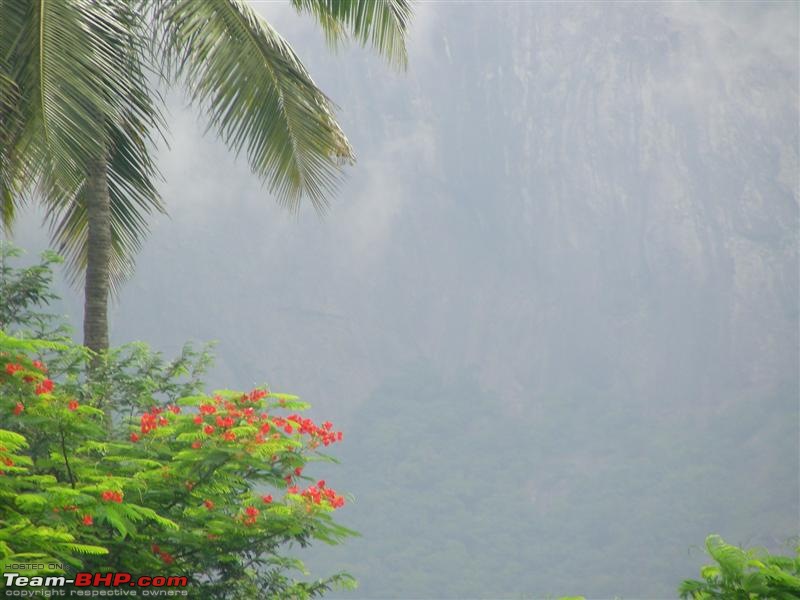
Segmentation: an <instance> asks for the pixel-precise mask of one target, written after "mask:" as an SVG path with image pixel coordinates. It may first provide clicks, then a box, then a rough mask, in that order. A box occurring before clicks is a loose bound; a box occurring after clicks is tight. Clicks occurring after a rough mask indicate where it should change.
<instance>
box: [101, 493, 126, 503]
mask: <svg viewBox="0 0 800 600" xmlns="http://www.w3.org/2000/svg"><path fill="white" fill-rule="evenodd" d="M101 497H102V498H103V500H105V501H106V502H116V503H118V504H119V503H121V502H122V494H121V493H119V492H114V491H112V490H106V491H105V492H103V494H102V496H101Z"/></svg>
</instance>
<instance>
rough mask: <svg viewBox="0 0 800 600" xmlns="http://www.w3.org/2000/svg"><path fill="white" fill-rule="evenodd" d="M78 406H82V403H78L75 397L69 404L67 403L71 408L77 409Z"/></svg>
mask: <svg viewBox="0 0 800 600" xmlns="http://www.w3.org/2000/svg"><path fill="white" fill-rule="evenodd" d="M78 406H80V405H79V404H78V401H77V400H75V399H74V398H73V399H72V400H70V401H69V404H67V407H68V408H69V409H70V410H77V409H78Z"/></svg>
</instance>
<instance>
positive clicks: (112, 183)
mask: <svg viewBox="0 0 800 600" xmlns="http://www.w3.org/2000/svg"><path fill="white" fill-rule="evenodd" d="M109 136H110V151H109V167H108V188H109V196H110V202H111V244H112V256H111V265H110V270H111V290H112V293H114V294H116V293H118V292H119V288H120V285H121V284H122V283H123V282H124V281H125V280H126V279H127V278H128V277H129V276H130V275H131V274H132V273H133V257H134V256H135V255H136V254H137V253H138V252H139V250H140V249H141V245H142V241H143V240H144V238H145V237H146V236H147V233H148V232H149V221H150V220H149V218H148V217H149V216H150V215H152V214H154V213H164V212H165V211H164V206H163V204H162V202H161V197H160V196H159V194H158V191H157V190H156V188H155V184H154V182H155V181H156V180H157V179H158V178H159V177H160V174H159V173H158V170H157V168H156V166H155V164H154V163H153V161H152V159H151V156H150V153H149V152H148V148H147V145H148V142H147V141H145V140H144V139H142V138H137V137H136V136H134V135H132V134H131V133H126V132H123V131H121V130H120V129H119V128H115V129H114V130H113V131H111V133H110V134H109ZM84 192H85V186H82V187H81V188H80V189H79V190H78V192H77V193H76V194H75V196H74V197H73V198H72V199H69V200H68V201H65V202H58V203H51V204H49V205H48V210H47V215H46V219H47V220H48V221H49V223H50V228H51V234H52V238H53V241H54V242H55V243H56V244H57V247H58V250H59V252H61V253H62V254H64V255H65V257H66V258H67V263H66V266H67V271H68V276H69V279H70V283H72V284H73V285H76V286H77V285H80V283H81V282H82V281H83V274H84V269H85V267H86V261H87V254H86V236H87V226H88V216H87V213H86V202H85V200H84Z"/></svg>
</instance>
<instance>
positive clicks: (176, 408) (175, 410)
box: [167, 404, 181, 415]
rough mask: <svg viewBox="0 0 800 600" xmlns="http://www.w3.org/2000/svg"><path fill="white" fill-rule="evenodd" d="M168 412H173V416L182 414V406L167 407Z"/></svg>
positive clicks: (172, 405)
mask: <svg viewBox="0 0 800 600" xmlns="http://www.w3.org/2000/svg"><path fill="white" fill-rule="evenodd" d="M167 410H168V411H169V412H171V413H172V414H173V415H179V414H180V413H181V407H180V406H175V405H174V404H170V405H169V406H168V407H167Z"/></svg>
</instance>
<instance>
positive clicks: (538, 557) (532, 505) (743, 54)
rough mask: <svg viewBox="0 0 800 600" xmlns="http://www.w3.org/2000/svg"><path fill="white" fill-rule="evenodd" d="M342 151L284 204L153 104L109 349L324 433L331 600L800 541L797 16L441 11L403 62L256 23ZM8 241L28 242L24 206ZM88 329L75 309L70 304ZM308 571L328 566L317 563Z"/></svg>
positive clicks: (304, 26)
mask: <svg viewBox="0 0 800 600" xmlns="http://www.w3.org/2000/svg"><path fill="white" fill-rule="evenodd" d="M256 6H257V7H258V10H259V11H260V12H262V14H264V15H265V16H266V17H267V18H269V19H270V20H271V21H272V22H273V24H274V25H275V26H276V28H277V29H278V30H279V31H281V32H282V33H283V34H284V35H285V36H286V37H287V39H288V40H289V42H290V43H292V44H293V46H294V47H295V48H296V49H297V51H298V53H299V54H300V56H301V57H302V58H303V59H304V61H306V63H307V65H308V67H309V69H310V71H311V73H312V74H313V75H314V77H315V80H316V81H317V82H318V83H319V84H320V86H321V87H322V88H323V89H324V90H326V92H327V93H328V94H329V95H330V97H331V98H332V99H333V100H334V101H335V102H336V103H337V104H339V105H340V107H341V108H340V112H339V116H340V118H341V122H342V124H343V126H344V129H345V131H346V132H347V133H348V136H349V137H350V139H351V142H352V143H353V145H354V147H355V149H356V152H357V154H358V157H359V160H358V163H357V165H356V166H355V167H353V168H352V169H349V170H348V173H347V177H346V181H345V182H344V183H343V185H342V186H341V188H340V191H339V193H338V194H337V196H336V197H335V198H334V199H332V202H331V208H330V211H329V214H328V215H327V216H326V217H325V218H323V219H320V218H318V217H317V216H316V215H315V214H314V212H313V210H312V209H311V208H310V206H309V207H306V208H305V209H304V210H303V211H301V213H300V215H299V216H298V217H293V216H291V215H288V214H286V213H285V212H282V211H281V210H280V209H278V208H277V207H276V205H275V202H274V201H273V200H272V199H271V198H270V197H269V195H268V194H267V192H266V191H265V190H264V189H262V188H261V187H260V185H259V184H258V182H257V180H256V179H255V178H254V177H253V176H251V175H250V173H249V171H248V169H247V165H246V164H245V161H244V160H238V161H237V160H236V159H235V158H234V157H232V156H230V155H229V154H228V153H227V152H226V150H225V148H224V146H223V145H222V144H221V143H220V142H218V141H216V140H215V139H213V137H212V136H208V137H203V135H202V131H203V129H204V124H203V122H202V121H201V120H198V119H197V118H196V116H195V114H196V113H195V112H193V111H191V110H189V109H185V108H184V107H183V103H182V100H181V98H180V97H179V96H177V95H174V94H173V95H169V105H170V121H171V128H172V138H171V140H170V146H171V147H170V149H166V148H165V149H163V150H162V151H161V153H160V161H161V165H162V170H163V172H164V175H165V179H166V181H165V183H164V185H163V186H162V190H163V195H164V199H165V202H166V205H167V207H168V210H169V212H170V217H169V218H166V217H159V218H156V219H154V221H153V223H152V235H151V236H150V238H149V239H148V241H147V242H146V244H145V248H144V250H143V251H142V253H141V255H140V256H139V257H138V258H137V271H136V275H135V276H134V277H133V279H132V280H131V281H130V282H128V283H127V285H126V286H125V287H124V289H123V291H122V293H121V296H120V298H119V302H118V303H117V305H116V306H115V308H114V310H113V315H112V323H111V327H112V341H113V342H114V343H123V342H127V341H131V340H144V341H147V342H148V343H150V344H151V345H152V346H154V347H155V348H158V349H161V350H164V351H165V352H166V353H174V352H175V351H177V349H179V348H180V346H181V345H182V343H183V342H184V341H185V340H187V339H195V340H218V341H219V343H218V345H217V347H216V354H217V357H218V359H217V366H216V367H215V370H214V371H213V373H212V374H211V377H210V382H209V384H210V385H211V386H224V387H231V388H246V387H248V386H250V385H253V384H256V383H261V382H263V381H269V382H270V383H271V385H272V386H273V388H275V389H278V388H279V389H281V390H285V391H291V392H296V393H299V394H300V395H302V396H303V397H304V398H305V399H307V400H309V401H310V402H312V403H313V404H314V407H315V408H314V414H319V415H324V416H326V417H329V418H331V419H332V420H333V421H335V422H336V423H337V424H341V425H343V426H344V428H345V431H346V436H347V438H346V443H345V444H344V445H343V446H342V448H341V449H337V452H336V454H337V455H338V456H340V457H341V458H342V461H343V462H342V465H340V466H338V467H335V468H330V469H327V470H326V471H325V474H326V476H327V477H328V478H329V479H331V480H335V481H336V486H337V488H341V489H349V490H350V491H351V492H352V493H353V495H354V499H353V501H352V502H350V503H349V505H348V507H346V508H345V509H344V510H343V512H342V520H343V522H345V523H346V524H347V525H349V526H352V527H353V528H355V529H357V530H359V531H360V532H361V533H362V535H363V538H360V539H357V540H355V541H351V542H348V543H346V544H345V545H344V546H342V547H338V548H333V549H331V548H315V549H314V553H313V555H311V556H310V561H309V562H310V564H312V566H313V567H314V569H316V570H318V571H325V570H335V569H340V568H345V569H348V570H350V571H351V572H353V574H354V575H356V576H357V577H358V578H359V580H360V582H361V586H360V588H359V590H358V591H356V592H354V593H348V594H343V597H350V598H362V597H370V598H377V597H381V598H409V597H415V598H445V597H447V598H463V597H481V598H483V597H515V598H519V597H544V596H546V595H548V594H552V595H561V594H578V593H580V594H584V595H586V596H587V597H602V598H608V597H613V596H614V595H620V596H623V597H636V598H665V597H675V595H676V593H675V590H676V587H677V585H678V583H679V582H680V580H681V579H682V578H685V577H690V576H695V575H696V573H697V569H698V568H699V566H700V565H701V564H703V562H704V557H703V556H702V552H701V551H700V550H699V549H698V547H700V546H702V543H703V540H704V538H705V536H706V535H707V534H709V533H719V534H721V535H722V536H723V537H725V538H726V539H727V540H728V541H730V542H733V543H742V544H748V545H752V544H764V545H767V546H768V547H770V548H772V549H775V550H785V548H786V542H787V540H789V538H791V537H793V536H795V537H796V536H797V535H798V534H800V528H799V526H798V519H799V518H800V491H799V490H800V480H799V475H798V473H800V446H799V445H798V439H800V435H798V434H799V433H800V432H799V430H798V427H799V417H800V414H799V413H798V397H799V395H800V394H799V393H800V389H798V388H799V383H798V360H799V358H800V357H799V356H798V256H797V250H798V189H799V186H798V167H799V166H800V165H798V142H799V141H800V140H799V139H798V131H799V127H798V125H799V124H798V86H799V85H800V81H799V75H798V74H799V72H800V65H799V64H798V62H799V61H800V59H799V58H798V56H799V55H800V54H799V53H800V49H799V48H798V22H800V21H799V19H800V11H799V10H798V5H797V4H796V3H788V2H778V3H766V2H756V3H724V4H713V5H712V4H702V5H701V4H694V3H671V4H657V3H620V4H612V3H566V2H564V3H556V2H547V3H546V2H541V3H533V2H491V3H490V2H474V3H466V2H465V3H457V2H444V1H442V2H430V3H424V4H419V5H418V6H417V12H416V15H417V16H416V19H415V22H414V28H413V32H412V37H411V41H410V61H409V63H410V66H409V69H408V72H406V73H398V72H394V71H392V70H391V69H390V68H389V67H388V66H387V65H386V64H384V62H383V61H382V60H381V59H380V58H378V57H376V56H374V54H373V53H371V52H369V51H368V50H363V49H360V48H346V49H342V50H340V51H339V52H338V53H337V54H335V55H331V53H330V52H329V51H328V49H327V48H326V47H325V44H324V40H323V38H322V35H321V34H320V33H319V32H318V31H317V30H316V28H315V27H314V25H313V23H311V22H310V21H309V20H308V19H302V18H299V17H297V16H296V15H295V14H294V13H293V12H292V10H291V9H290V8H289V7H288V6H285V5H282V4H277V3H267V2H263V3H258V4H257V5H256ZM15 241H16V242H17V243H18V244H19V245H21V246H23V247H25V248H27V249H28V250H31V251H35V250H38V249H40V248H42V247H44V246H45V245H46V237H45V234H44V233H42V231H41V229H40V217H39V216H38V215H37V214H36V212H35V211H34V210H30V211H29V212H28V213H27V215H26V218H25V219H24V221H23V222H21V223H20V224H19V226H18V227H17V230H16V235H15ZM62 294H63V295H64V296H65V303H64V306H65V310H66V311H68V312H70V313H71V314H72V317H73V322H74V323H76V324H79V323H80V303H81V300H80V298H79V294H77V293H76V292H74V291H72V290H69V289H68V288H66V287H64V288H63V291H62ZM320 574H321V572H320Z"/></svg>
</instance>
